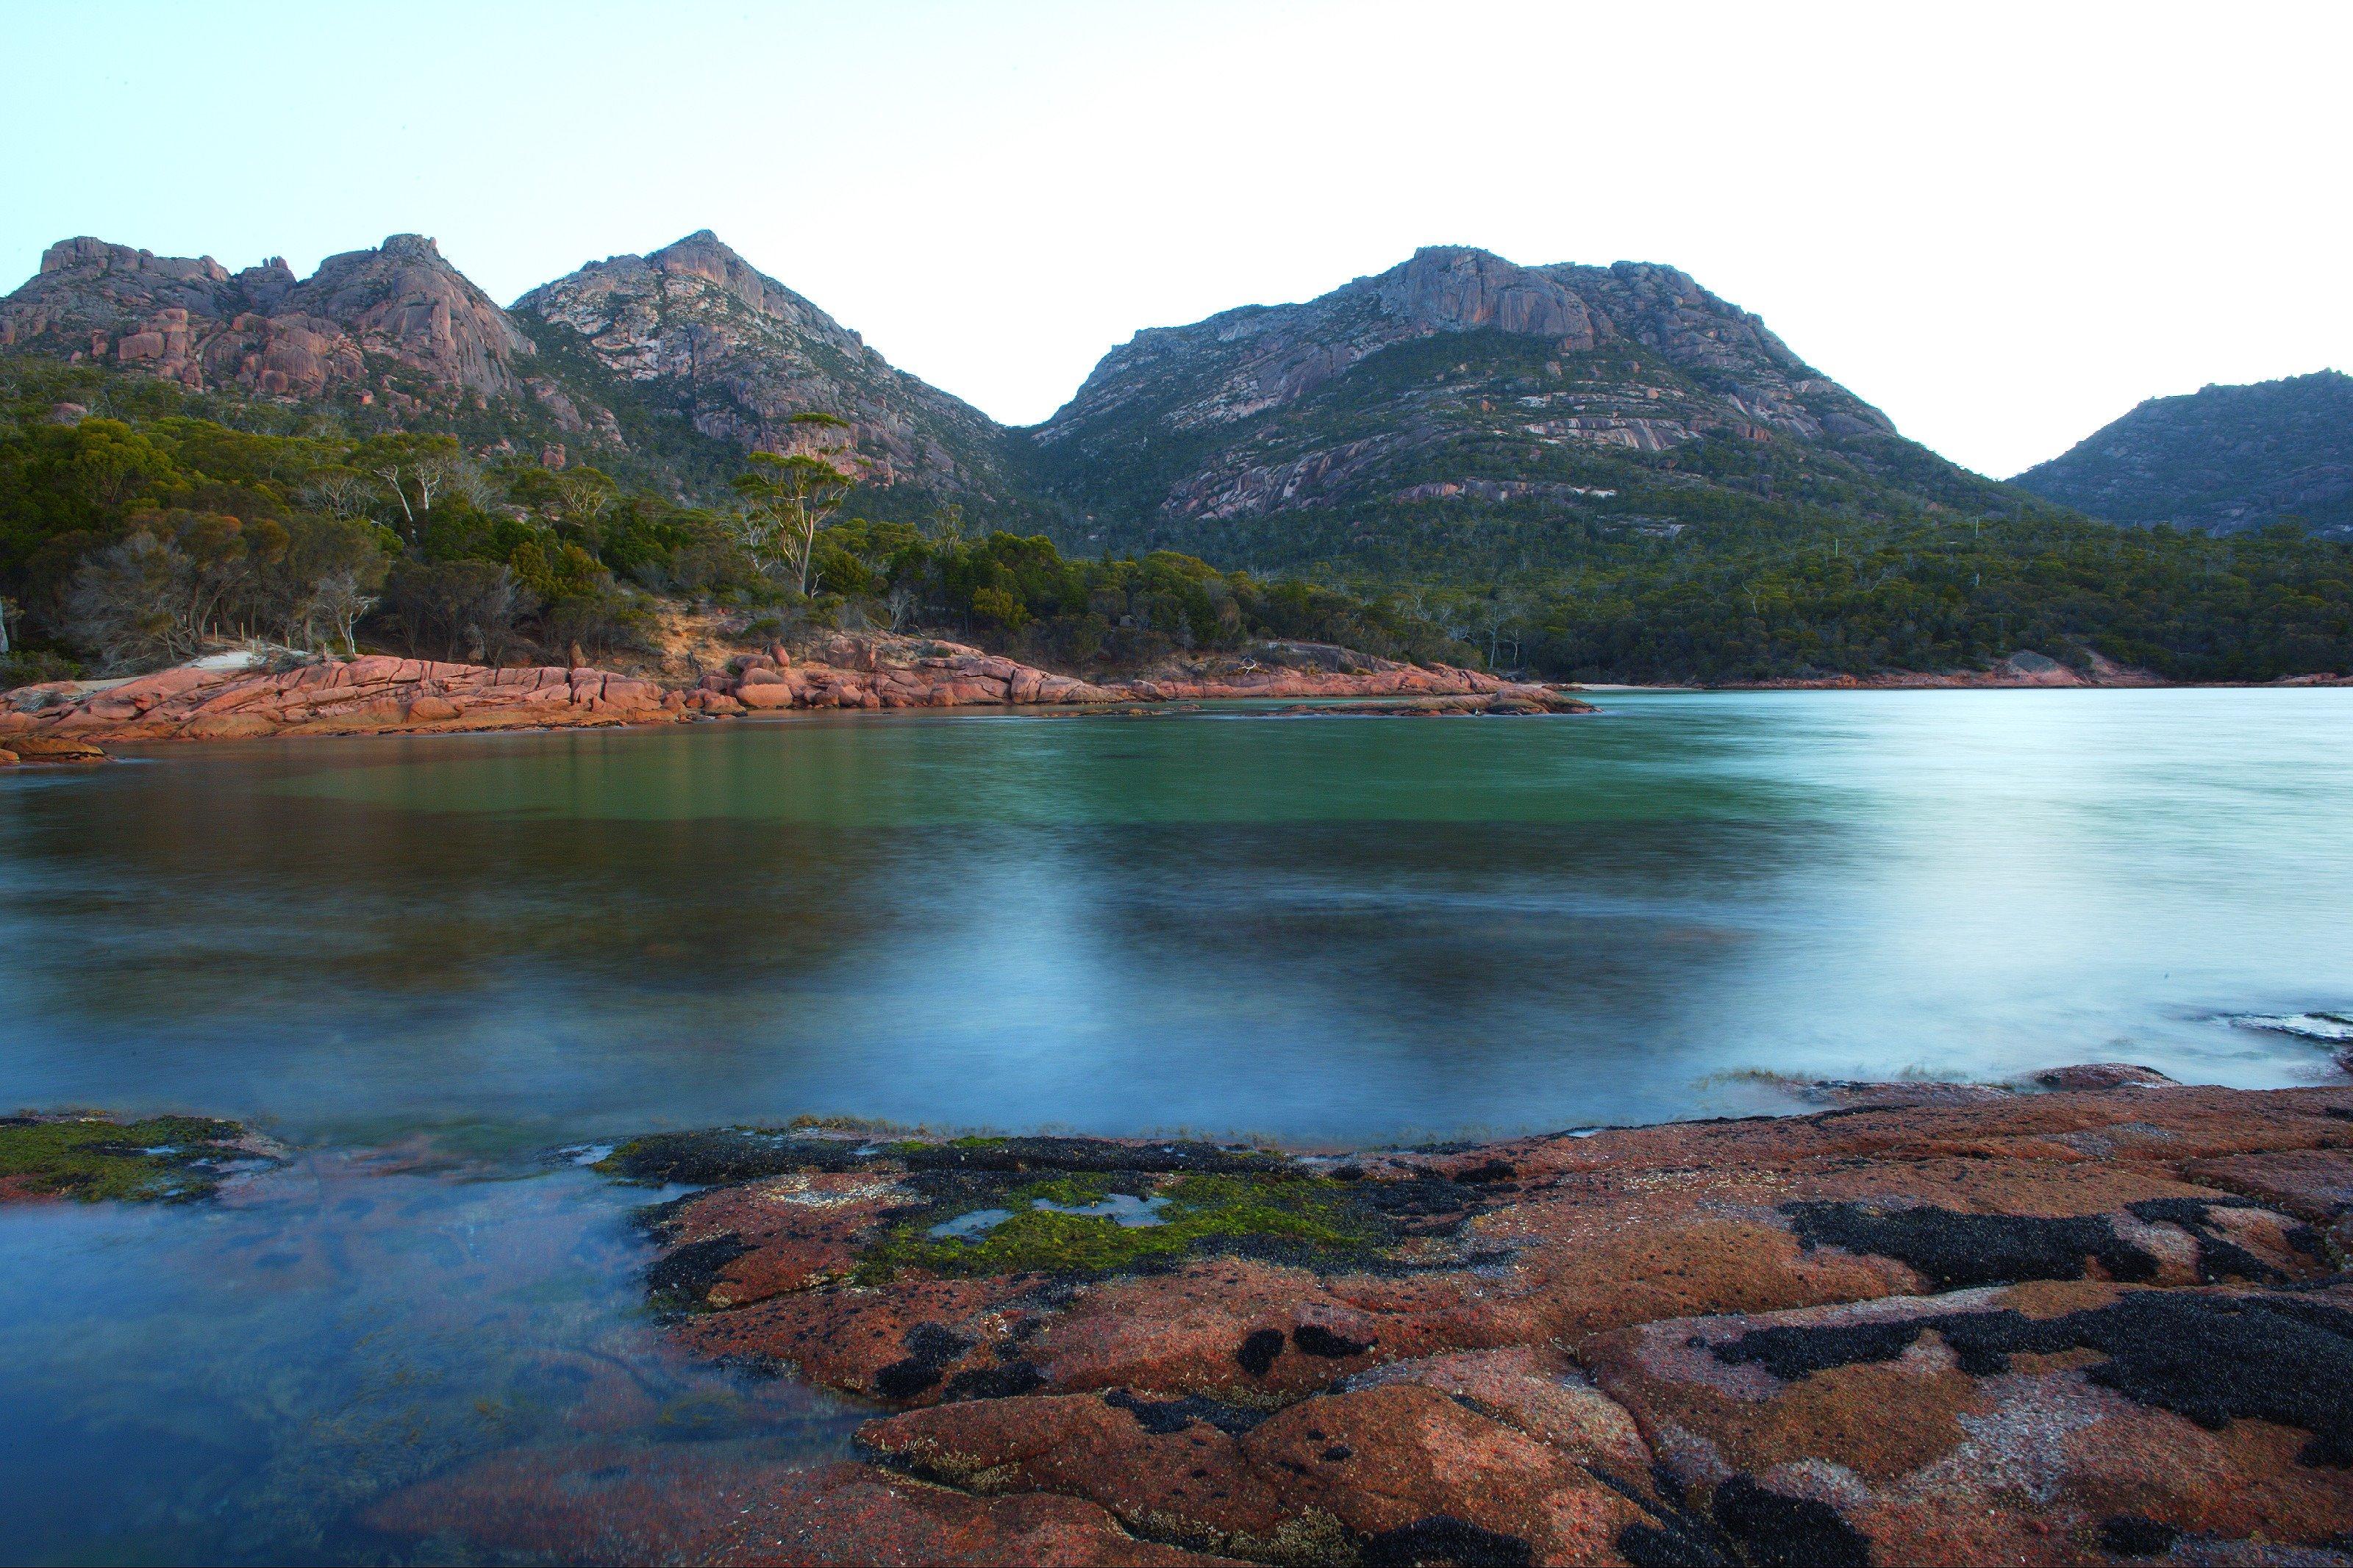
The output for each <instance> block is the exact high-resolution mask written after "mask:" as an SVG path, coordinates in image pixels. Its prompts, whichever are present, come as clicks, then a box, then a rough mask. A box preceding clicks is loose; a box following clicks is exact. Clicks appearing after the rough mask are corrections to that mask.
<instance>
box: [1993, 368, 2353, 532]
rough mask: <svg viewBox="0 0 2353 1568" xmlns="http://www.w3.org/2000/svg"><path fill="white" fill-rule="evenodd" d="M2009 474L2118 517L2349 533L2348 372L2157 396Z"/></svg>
mask: <svg viewBox="0 0 2353 1568" xmlns="http://www.w3.org/2000/svg"><path fill="white" fill-rule="evenodd" d="M2010 482H2011V483H2012V484H2015V485H2018V486H2020V487H2021V488H2023V489H2029V490H2032V491H2033V492H2034V493H2035V494H2037V495H2040V496H2044V497H2047V498H2049V499H2050V500H2054V501H2058V502H2060V503H2061V504H2063V505H2065V506H2072V507H2079V508H2081V509H2082V510H2084V511H2086V512H2089V513H2090V514H2092V515H2093V516H2094V517H2100V518H2105V519H2107V520H2108V521H2112V522H2126V523H2138V524H2149V523H2170V524H2172V525H2173V526H2175V527H2179V528H2194V529H2198V530H2200V531H2205V532H2209V533H2236V532H2240V531H2245V530H2248V529H2254V528H2261V527H2263V526H2264V525H2265V524H2267V523H2272V522H2277V521H2282V520H2284V519H2289V518H2294V519H2296V520H2297V521H2302V522H2304V523H2305V524H2306V526H2307V527H2309V528H2311V529H2312V530H2313V531H2316V532H2319V533H2324V534H2329V535H2333V536H2336V537H2338V538H2353V376H2348V375H2345V374H2340V373H2338V372H2337V371H2327V370H2325V371H2320V372H2318V373H2316V374H2312V375H2299V376H2291V377H2289V378H2288V379H2286V380H2284V381H2265V382H2258V383H2256V384H2253V385H2252V386H2209V387H2205V388H2203V389H2202V390H2200V391H2198V392H2195V393H2192V394H2190V395H2188V396H2184V397H2152V398H2150V399H2149V400H2148V401H2147V402H2146V403H2144V404H2142V405H2140V406H2139V407H2137V408H2135V409H2134V410H2133V411H2132V412H2131V413H2129V414H2127V415H2126V416H2124V417H2123V418H2121V419H2118V420H2117V421H2116V422H2115V423H2114V424H2112V425H2108V426H2104V427H2103V428H2101V429H2100V430H2098V431H2096V432H2094V434H2092V435H2091V436H2089V437H2085V438H2084V440H2083V441H2081V442H2079V443H2077V444H2076V445H2075V446H2074V447H2071V448H2070V449H2069V450H2068V451H2067V452H2065V453H2064V454H2063V455H2062V456H2060V457H2056V458H2052V459H2051V460H2050V461H2049V462H2047V463H2042V464H2038V465H2037V466H2035V467H2034V468H2029V469H2027V470H2026V472H2024V473H2022V474H2021V475H2019V476H2018V477H2017V478H2016V479H2012V480H2011V481H2010Z"/></svg>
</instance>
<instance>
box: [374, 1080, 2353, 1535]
mask: <svg viewBox="0 0 2353 1568" xmlns="http://www.w3.org/2000/svg"><path fill="white" fill-rule="evenodd" d="M2044 1081H2045V1082H2046V1083H2047V1084H2052V1085H2056V1086H2058V1087H2056V1088H2055V1089H2049V1090H2047V1091H2043V1092H2011V1091H2004V1090H1973V1091H1971V1092H1968V1093H1967V1094H1962V1093H1945V1094H1940V1093H1938V1092H1936V1090H1935V1089H1933V1088H1930V1089H1923V1088H1918V1087H1911V1088H1904V1089H1876V1090H1875V1089H1874V1088H1873V1086H1868V1085H1838V1086H1831V1089H1834V1090H1835V1091H1836V1095H1835V1097H1836V1098H1837V1099H1839V1100H1841V1101H1842V1103H1841V1108H1840V1109H1837V1110H1829V1111H1825V1112H1821V1113H1819V1114H1815V1115H1810V1116H1803V1117H1796V1118H1788V1119H1765V1118H1754V1119H1747V1120H1740V1121H1713V1122H1695V1123H1682V1124H1671V1125H1664V1126H1656V1127H1647V1128H1633V1129H1620V1130H1605V1131H1591V1132H1588V1131H1575V1132H1567V1133H1562V1134H1556V1135H1552V1136H1545V1137H1534V1138H1525V1139H1517V1140H1512V1141H1508V1142H1495V1143H1488V1144H1481V1145H1476V1146H1445V1147H1433V1148H1426V1149H1419V1150H1413V1151H1405V1152H1380V1153H1372V1154H1364V1155H1357V1156H1333V1155H1324V1156H1305V1155H1298V1154H1293V1153H1286V1152H1279V1151H1272V1150H1266V1149H1261V1148H1255V1147H1250V1146H1241V1145H1218V1144H1208V1143H1201V1142H1131V1141H1112V1140H1095V1139H1078V1138H1042V1137H1033V1138H969V1137H968V1138H957V1139H940V1138H933V1137H903V1136H895V1135H890V1134H884V1133H878V1132H875V1131H871V1130H860V1129H857V1128H849V1127H841V1126H828V1125H824V1124H813V1125H797V1126H796V1127H793V1128H790V1129H784V1130H778V1131H744V1130H726V1131H711V1132H700V1133H683V1134H669V1135H661V1136H655V1137H649V1138H643V1139H639V1140H638V1141H636V1142H631V1143H628V1144H625V1145H623V1146H622V1147H620V1148H619V1149H618V1150H617V1151H616V1152H614V1153H613V1154H612V1155H611V1157H610V1158H609V1159H608V1160H607V1162H606V1165H605V1167H604V1168H606V1169H607V1170H608V1171H610V1172H612V1173H616V1174H617V1175H620V1176H623V1177H626V1178H630V1179H636V1180H642V1181H647V1182H649V1183H685V1184H694V1185H696V1186H698V1187H699V1188H700V1189H701V1190H699V1191H697V1192H696V1193H694V1194H691V1195H690V1196H688V1197H686V1198H683V1199H681V1200H678V1201H675V1202H672V1203H669V1204H666V1205H661V1206H660V1207H659V1208H657V1209H655V1210H652V1211H650V1213H649V1216H648V1224H649V1229H650V1231H651V1234H652V1235H653V1236H654V1237H656V1239H657V1240H658V1242H659V1247H660V1256H659V1260H658V1261H657V1262H656V1263H655V1264H654V1266H653V1268H652V1269H651V1271H650V1273H649V1282H648V1283H649V1294H650V1296H651V1299H652V1300H653V1302H654V1303H655V1305H656V1306H657V1308H658V1309H659V1310H661V1311H662V1312H664V1313H665V1314H667V1315H668V1318H669V1321H670V1329H669V1332H670V1334H671V1336H672V1337H673V1338H674V1339H675V1341H676V1342H677V1343H678V1344H679V1345H680V1346H681V1347H682V1348H684V1349H685V1350H687V1351H689V1352H692V1353H694V1354H697V1355H700V1356H705V1357H711V1358H718V1359H723V1360H725V1361H727V1362H731V1363H736V1364H739V1365H743V1366H746V1367H751V1368H757V1369H763V1370H765V1371H767V1372H770V1373H776V1374H779V1375H790V1376H797V1377H799V1378H803V1379H806V1380H807V1381H809V1382H811V1383H813V1384H818V1385H821V1386H823V1387H826V1388H828V1389H833V1390H837V1391H839V1392H841V1393H843V1394H849V1395H852V1396H855V1397H856V1398H859V1399H861V1400H865V1401H870V1402H871V1403H872V1405H874V1407H875V1409H876V1415H875V1416H874V1418H873V1419H872V1420H871V1422H870V1423H869V1424H868V1425H867V1426H865V1427H864V1428H863V1430H862V1431H861V1433H860V1449H861V1451H862V1454H863V1456H864V1462H862V1463H840V1464H834V1465H831V1466H827V1467H821V1468H815V1469H808V1468H790V1467H787V1466H785V1465H782V1464H778V1463H774V1462H768V1461H763V1460H760V1459H758V1458H751V1457H747V1456H745V1455H744V1453H742V1452H740V1451H737V1450H728V1451H726V1452H725V1453H723V1454H701V1453H698V1452H697V1451H696V1450H694V1449H693V1448H691V1447H677V1446H672V1447H668V1448H663V1449H658V1450H654V1451H650V1452H649V1451H648V1450H646V1449H643V1448H629V1447H622V1446H617V1445H614V1446H608V1447H593V1446H592V1447H581V1448H577V1449H546V1448H535V1449H529V1450H513V1451H509V1452H505V1453H501V1454H498V1455H495V1456H493V1457H491V1458H486V1459H483V1460H480V1461H477V1462H475V1463H472V1464H470V1465H467V1466H464V1467H462V1468H459V1469H457V1470H454V1471H451V1472H448V1473H445V1474H444V1475H442V1476H441V1477H439V1478H438V1479H433V1480H430V1481H427V1482H426V1483H423V1484H422V1485H419V1486H417V1487H415V1488H412V1489H408V1490H406V1491H405V1492H403V1493H400V1494H398V1495H396V1497H394V1498H393V1499H391V1500H388V1501H386V1502H385V1503H383V1504H380V1505H379V1506H378V1507H377V1508H376V1509H375V1512H374V1514H373V1516H372V1522H373V1523H374V1525H375V1527H376V1528H379V1529H381V1530H383V1531H386V1532H387V1533H389V1534H392V1535H395V1536H402V1537H408V1538H412V1539H413V1538H420V1537H427V1536H429V1537H431V1538H432V1539H434V1540H435V1541H437V1542H441V1543H443V1544H445V1545H446V1544H448V1543H450V1542H460V1543H462V1544H463V1545H464V1546H465V1547H466V1549H468V1550H470V1551H473V1552H488V1553H492V1554H514V1553H524V1554H533V1553H536V1554H542V1555H547V1556H553V1557H556V1558H559V1559H564V1560H570V1561H614V1562H620V1561H635V1560H659V1561H673V1562H709V1563H849V1562H859V1563H1013V1562H1019V1563H1168V1564H1177V1563H1207V1562H1222V1561H1248V1562H1261V1563H1282V1564H1311V1563H1331V1564H1362V1565H1365V1568H1381V1565H1391V1564H1393V1565H1402V1564H1412V1563H1453V1564H1459V1565H1462V1568H1499V1565H1518V1564H1533V1563H1630V1564H1635V1565H1637V1568H1690V1565H1697V1568H1736V1565H1739V1564H1753V1565H1762V1564H1790V1565H1795V1564H1839V1565H1849V1564H1855V1565H1859V1564H1863V1563H1882V1564H1897V1563H1957V1564H1958V1563H2030V1564H2042V1563H2052V1564H2056V1563H2111V1562H2116V1561H2118V1560H2121V1559H2138V1560H2156V1561H2166V1562H2174V1563H2280V1564H2289V1563H2347V1562H2348V1561H2353V1555H2348V1543H2353V1470H2348V1465H2353V1275H2348V1272H2347V1271H2346V1268H2347V1263H2348V1247H2353V1088H2341V1087H2340V1088H2316V1089H2289V1090H2278V1091H2271V1092H2251V1091H2239V1090H2231V1089H2205V1088H2184V1087H2179V1086H2174V1085H2170V1084H2168V1083H2167V1082H2166V1081H2165V1080H2163V1079H2159V1078H2158V1076H2157V1075H2154V1074H2149V1073H2147V1072H2145V1071H2141V1070H2137V1069H2129V1068H2118V1067H2115V1066H2106V1067H2102V1068H2089V1069H2076V1070H2073V1071H2071V1072H2068V1073H2063V1074H2060V1075H2054V1076H2052V1077H2050V1078H2048V1079H2045V1080H2044ZM584 1478H586V1479H584Z"/></svg>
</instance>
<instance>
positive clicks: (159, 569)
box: [66, 529, 196, 669]
mask: <svg viewBox="0 0 2353 1568" xmlns="http://www.w3.org/2000/svg"><path fill="white" fill-rule="evenodd" d="M189 577H190V570H189V566H188V559H187V557H186V556H185V555H183V554H181V553H180V552H179V551H178V550H176V549H174V547H173V546H172V545H171V544H170V543H168V542H165V541H164V540H161V539H158V538H156V537H155V536H154V535H153V534H152V533H149V532H147V531H145V530H143V529H142V530H141V531H138V532H135V533H132V534H129V535H127V536H126V537H124V538H123V539H121V541H119V542H116V543H114V544H111V545H109V546H108V547H107V548H105V549H104V550H101V551H100V552H97V553H96V554H95V555H92V556H91V557H90V559H88V560H87V561H84V562H83V563H82V566H81V570H80V571H79V572H78V573H76V574H75V575H74V584H73V588H72V590H71V591H70V592H69V594H68V595H67V597H66V609H67V613H68V615H69V616H71V624H72V632H73V637H74V639H75V640H76V641H78V642H79V643H81V644H83V645H84V646H85V647H89V648H90V651H91V652H93V653H95V654H97V655H98V656H99V658H100V659H101V660H102V661H103V662H104V663H105V665H106V667H107V668H110V669H135V668H139V667H141V666H142V665H155V664H168V663H170V662H172V661H173V660H174V659H177V658H185V657H187V656H188V655H190V654H193V653H195V649H196V637H195V629H194V628H193V627H191V626H189V625H188V624H187V621H186V619H185V611H186V608H187V605H188V583H189Z"/></svg>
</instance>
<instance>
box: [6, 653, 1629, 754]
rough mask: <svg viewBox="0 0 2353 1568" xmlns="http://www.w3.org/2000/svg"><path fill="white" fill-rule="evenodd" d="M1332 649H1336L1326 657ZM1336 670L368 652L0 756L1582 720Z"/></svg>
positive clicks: (85, 719) (1370, 670)
mask: <svg viewBox="0 0 2353 1568" xmlns="http://www.w3.org/2000/svg"><path fill="white" fill-rule="evenodd" d="M1330 651H1331V652H1333V653H1335V654H1338V653H1339V652H1340V650H1337V649H1334V650H1330ZM1346 658H1347V660H1348V664H1349V668H1346V669H1337V670H1335V669H1324V668H1293V667H1290V666H1281V665H1278V666H1273V667H1271V668H1257V667H1256V666H1255V665H1254V664H1251V663H1250V662H1249V661H1227V663H1226V664H1225V665H1223V666H1219V665H1217V664H1208V665H1204V666H1197V667H1193V668H1177V669H1173V670H1170V671H1166V672H1163V673H1160V674H1157V675H1155V676H1153V677H1145V678H1136V679H1122V680H1113V681H1106V682H1103V683H1101V684H1097V683H1094V682H1091V681H1086V680H1081V679H1076V678H1074V677H1071V676H1067V675H1056V674H1054V673H1052V672H1051V671H1050V670H1043V669H1039V668H1036V667H1035V666H1033V665H1027V664H1022V663H1019V662H1018V661H1017V660H1014V659H1009V658H1002V657H1000V656H998V655H995V654H989V653H984V652H982V651H981V650H980V649H978V648H976V647H965V645H963V644H961V643H943V642H934V641H931V640H928V639H925V638H921V637H891V636H866V637H847V636H838V637H831V638H829V639H828V640H827V641H824V642H821V643H819V644H818V646H817V647H815V648H814V649H813V650H808V651H805V653H804V654H803V656H802V657H801V658H795V657H794V656H793V655H792V654H791V653H790V652H789V651H788V650H786V648H784V647H776V648H773V649H771V650H770V651H769V652H767V653H764V654H746V655H742V656H739V657H738V658H735V659H734V660H733V661H731V666H730V668H728V669H726V670H725V671H723V672H720V673H716V674H712V675H708V676H705V677H703V678H702V680H701V681H700V682H699V683H698V684H696V685H695V686H693V687H691V688H689V689H684V690H679V689H670V688H666V687H664V686H663V685H661V684H660V683H659V682H656V681H651V680H643V679H637V678H635V677H631V676H625V675H616V674H613V673H611V672H609V671H606V670H600V669H590V668H571V669H567V668H560V667H554V666H548V667H542V668H524V669H491V668H485V667H483V666H480V665H470V664H442V663H438V662H435V661H433V660H430V659H412V658H387V657H385V656H381V655H372V656H370V657H367V658H356V659H353V660H350V661H348V662H328V663H322V664H315V665H308V666H304V667H301V668H295V669H290V670H284V671H279V672H275V673H253V672H250V671H246V670H231V669H205V668H196V667H194V666H187V667H183V668H176V669H167V670H164V671H162V672H160V673H158V674H154V675H145V676H141V677H139V678H138V679H133V680H128V681H101V682H95V683H87V682H81V681H56V682H51V683H48V684H47V685H41V686H28V687H22V688H19V689H16V690H15V691H12V692H8V693H6V694H5V701H0V747H5V748H6V749H8V750H9V751H11V752H14V753H16V755H17V756H20V757H23V758H25V759H26V760H41V761H86V760H93V759H95V758H97V757H98V756H100V755H102V753H100V752H98V751H97V744H98V742H119V741H203V740H244V739H251V738H254V737H259V736H265V735H375V734H395V733H427V732H432V731H452V730H504V729H529V728H540V727H548V726H562V727H574V726H580V725H613V724H649V723H651V724H662V723H674V722H677V721H680V720H681V719H686V718H691V717H710V718H719V717H728V716H734V715H740V714H745V713H765V712H781V711H785V710H791V709H835V710H839V709H882V708H968V707H976V706H994V705H999V704H1002V705H1007V706H1013V707H1081V706H1104V705H1110V704H1117V703H1169V702H1181V701H1199V700H1212V699H1226V698H1286V699H1314V698H1334V699H1345V698H1405V699H1409V700H1415V701H1417V702H1419V703H1421V704H1424V706H1422V707H1419V708H1411V709H1409V710H1412V711H1430V712H1493V713H1580V712H1588V711H1590V709H1589V707H1588V705H1587V704H1586V703H1584V702H1581V701H1579V700H1577V699H1576V698H1573V697H1570V696H1568V695H1567V694H1565V693H1563V692H1562V691H1560V690H1559V689H1556V688H1554V687H1548V686H1538V685H1529V684H1523V683H1517V682H1513V681H1506V680H1500V679H1496V678H1495V677H1493V676H1492V675H1486V674H1483V673H1482V672H1480V671H1477V670H1469V669H1457V668H1453V667H1452V666H1451V665H1435V666H1423V665H1411V664H1397V663H1392V662H1391V661H1389V660H1387V659H1371V658H1364V657H1363V656H1359V655H1348V656H1346Z"/></svg>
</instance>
